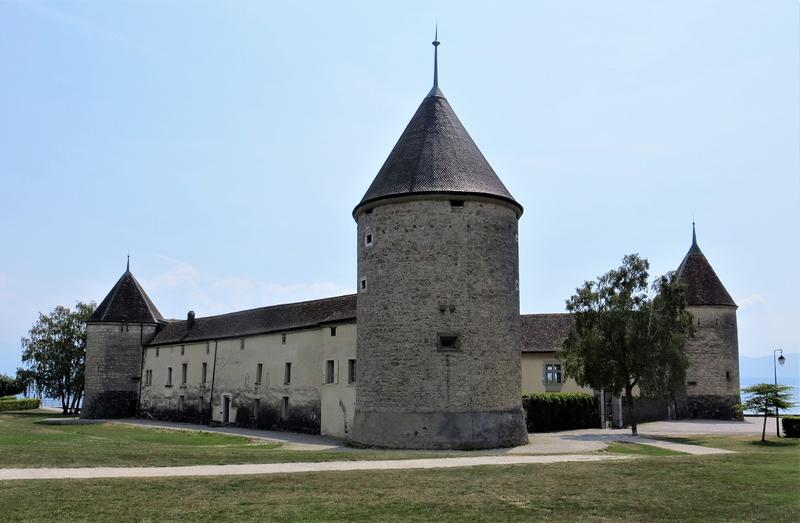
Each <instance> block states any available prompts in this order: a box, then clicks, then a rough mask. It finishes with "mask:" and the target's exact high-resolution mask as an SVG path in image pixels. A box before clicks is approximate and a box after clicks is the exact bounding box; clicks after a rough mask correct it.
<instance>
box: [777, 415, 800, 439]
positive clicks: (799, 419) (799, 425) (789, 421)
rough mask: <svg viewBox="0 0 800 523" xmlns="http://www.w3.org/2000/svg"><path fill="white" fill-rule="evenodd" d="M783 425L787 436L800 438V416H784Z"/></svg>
mask: <svg viewBox="0 0 800 523" xmlns="http://www.w3.org/2000/svg"><path fill="white" fill-rule="evenodd" d="M781 425H783V434H784V435H785V436H786V437H787V438H800V416H784V417H782V418H781Z"/></svg>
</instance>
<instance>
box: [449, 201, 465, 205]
mask: <svg viewBox="0 0 800 523" xmlns="http://www.w3.org/2000/svg"><path fill="white" fill-rule="evenodd" d="M450 207H464V200H450Z"/></svg>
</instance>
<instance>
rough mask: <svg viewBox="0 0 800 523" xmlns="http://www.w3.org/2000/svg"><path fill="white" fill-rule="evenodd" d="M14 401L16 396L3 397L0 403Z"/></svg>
mask: <svg viewBox="0 0 800 523" xmlns="http://www.w3.org/2000/svg"><path fill="white" fill-rule="evenodd" d="M15 399H17V397H16V396H3V397H2V398H0V401H9V400H15Z"/></svg>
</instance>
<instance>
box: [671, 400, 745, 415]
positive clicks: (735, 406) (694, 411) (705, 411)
mask: <svg viewBox="0 0 800 523" xmlns="http://www.w3.org/2000/svg"><path fill="white" fill-rule="evenodd" d="M740 404H741V401H740V399H739V396H738V395H736V396H722V395H716V394H706V395H701V396H688V397H686V398H685V400H684V401H683V404H682V405H680V407H679V411H678V412H679V416H680V417H681V418H689V419H692V418H697V419H720V420H741V419H743V417H742V409H741V406H740Z"/></svg>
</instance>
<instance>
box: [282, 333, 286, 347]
mask: <svg viewBox="0 0 800 523" xmlns="http://www.w3.org/2000/svg"><path fill="white" fill-rule="evenodd" d="M281 344H283V345H286V334H281Z"/></svg>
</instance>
